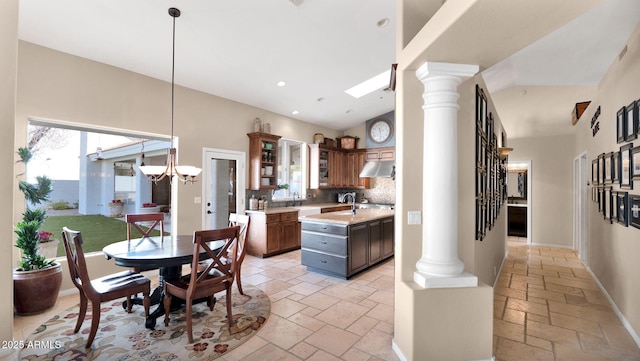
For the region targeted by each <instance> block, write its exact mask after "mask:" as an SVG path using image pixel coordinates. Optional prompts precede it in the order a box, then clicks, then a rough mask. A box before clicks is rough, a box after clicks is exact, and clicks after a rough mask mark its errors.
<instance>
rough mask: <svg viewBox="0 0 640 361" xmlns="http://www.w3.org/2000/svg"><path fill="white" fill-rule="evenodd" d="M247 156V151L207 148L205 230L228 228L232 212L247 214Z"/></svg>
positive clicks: (204, 183)
mask: <svg viewBox="0 0 640 361" xmlns="http://www.w3.org/2000/svg"><path fill="white" fill-rule="evenodd" d="M245 158H246V153H245V152H238V151H231V150H221V149H205V150H204V162H203V163H204V172H203V173H204V176H203V180H204V181H203V187H204V189H203V192H202V194H204V202H203V220H202V224H203V226H204V229H217V228H223V227H227V225H228V224H229V214H230V213H240V214H244V209H245V192H244V190H245V173H246V168H245Z"/></svg>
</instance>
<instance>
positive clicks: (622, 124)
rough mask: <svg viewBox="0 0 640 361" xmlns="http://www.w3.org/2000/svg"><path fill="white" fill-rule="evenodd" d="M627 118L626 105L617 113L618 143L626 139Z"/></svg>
mask: <svg viewBox="0 0 640 361" xmlns="http://www.w3.org/2000/svg"><path fill="white" fill-rule="evenodd" d="M626 118H627V110H626V107H622V108H620V110H618V112H617V113H616V135H617V139H618V143H622V142H624V141H625V134H626V129H627V122H626Z"/></svg>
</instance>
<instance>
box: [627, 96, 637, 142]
mask: <svg viewBox="0 0 640 361" xmlns="http://www.w3.org/2000/svg"><path fill="white" fill-rule="evenodd" d="M626 113H627V115H626V118H625V129H626V131H625V135H624V140H625V141H630V140H633V139H636V138H638V102H637V101H635V100H634V101H633V102H631V104H629V105H627V107H626Z"/></svg>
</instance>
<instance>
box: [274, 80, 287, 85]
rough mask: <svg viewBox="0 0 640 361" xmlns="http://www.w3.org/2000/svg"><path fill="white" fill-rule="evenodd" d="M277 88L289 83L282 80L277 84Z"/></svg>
mask: <svg viewBox="0 0 640 361" xmlns="http://www.w3.org/2000/svg"><path fill="white" fill-rule="evenodd" d="M276 85H277V86H285V85H287V83H286V82H285V81H282V80H280V81H279V82H277V83H276Z"/></svg>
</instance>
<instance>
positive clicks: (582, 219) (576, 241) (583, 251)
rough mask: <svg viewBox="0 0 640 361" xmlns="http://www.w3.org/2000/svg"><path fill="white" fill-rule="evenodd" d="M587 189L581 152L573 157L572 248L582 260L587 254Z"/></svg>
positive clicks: (584, 155) (584, 158)
mask: <svg viewBox="0 0 640 361" xmlns="http://www.w3.org/2000/svg"><path fill="white" fill-rule="evenodd" d="M587 189H588V185H587V153H586V152H583V153H582V154H580V155H578V156H577V157H575V158H574V159H573V248H574V249H575V250H577V251H578V257H579V258H580V259H581V260H583V261H586V260H587V256H588V254H589V253H588V242H587V241H588V239H587V237H588V236H587V234H588V232H587V227H588V224H587V222H588V218H587V202H588V199H587Z"/></svg>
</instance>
